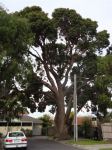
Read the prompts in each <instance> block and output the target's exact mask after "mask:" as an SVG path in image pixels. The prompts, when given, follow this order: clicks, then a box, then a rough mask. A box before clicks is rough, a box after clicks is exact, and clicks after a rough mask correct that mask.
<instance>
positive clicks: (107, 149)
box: [100, 148, 112, 150]
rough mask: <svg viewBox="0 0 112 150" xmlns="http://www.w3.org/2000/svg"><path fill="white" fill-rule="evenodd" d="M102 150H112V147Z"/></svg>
mask: <svg viewBox="0 0 112 150" xmlns="http://www.w3.org/2000/svg"><path fill="white" fill-rule="evenodd" d="M100 150H112V148H102V149H100Z"/></svg>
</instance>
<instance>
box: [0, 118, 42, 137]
mask: <svg viewBox="0 0 112 150" xmlns="http://www.w3.org/2000/svg"><path fill="white" fill-rule="evenodd" d="M21 129H23V130H30V131H32V135H34V136H35V135H41V133H42V121H41V120H39V119H36V118H33V117H30V116H28V115H23V116H22V117H21V118H20V119H14V120H12V121H11V122H10V123H8V122H7V121H0V132H1V133H2V134H3V135H5V134H6V133H7V131H17V130H21Z"/></svg>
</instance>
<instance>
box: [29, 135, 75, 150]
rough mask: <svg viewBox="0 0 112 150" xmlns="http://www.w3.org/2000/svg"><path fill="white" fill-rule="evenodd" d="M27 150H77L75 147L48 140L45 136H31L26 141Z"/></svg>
mask: <svg viewBox="0 0 112 150" xmlns="http://www.w3.org/2000/svg"><path fill="white" fill-rule="evenodd" d="M28 150H77V149H76V148H74V147H72V146H69V145H65V144H61V143H59V142H55V141H52V140H48V139H46V138H42V137H40V138H37V137H35V138H32V139H29V141H28Z"/></svg>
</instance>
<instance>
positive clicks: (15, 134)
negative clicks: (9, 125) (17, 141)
mask: <svg viewBox="0 0 112 150" xmlns="http://www.w3.org/2000/svg"><path fill="white" fill-rule="evenodd" d="M21 136H24V134H23V133H22V132H11V133H9V137H21Z"/></svg>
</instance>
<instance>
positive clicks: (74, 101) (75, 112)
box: [73, 74, 78, 141]
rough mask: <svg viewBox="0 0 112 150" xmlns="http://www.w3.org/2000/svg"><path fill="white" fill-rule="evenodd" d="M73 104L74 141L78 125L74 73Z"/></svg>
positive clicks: (76, 136)
mask: <svg viewBox="0 0 112 150" xmlns="http://www.w3.org/2000/svg"><path fill="white" fill-rule="evenodd" d="M73 105H74V141H77V139H78V126H77V80H76V74H74V94H73Z"/></svg>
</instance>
